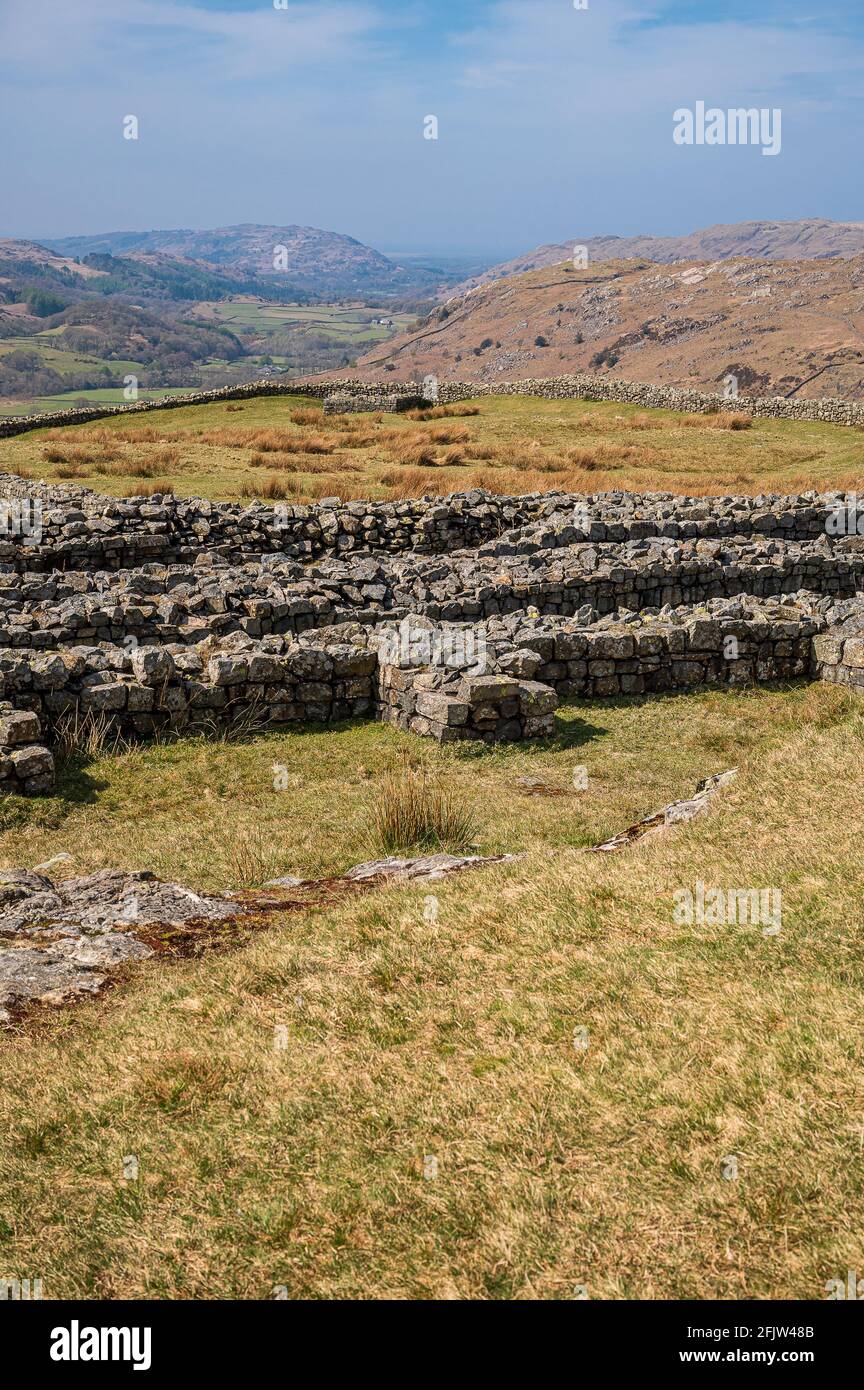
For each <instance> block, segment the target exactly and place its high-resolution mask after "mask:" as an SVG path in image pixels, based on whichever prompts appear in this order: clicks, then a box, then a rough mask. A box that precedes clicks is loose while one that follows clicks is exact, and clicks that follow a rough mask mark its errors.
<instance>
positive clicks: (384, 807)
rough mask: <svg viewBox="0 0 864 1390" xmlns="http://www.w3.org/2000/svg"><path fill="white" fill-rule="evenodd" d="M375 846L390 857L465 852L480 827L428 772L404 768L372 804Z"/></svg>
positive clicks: (384, 784)
mask: <svg viewBox="0 0 864 1390" xmlns="http://www.w3.org/2000/svg"><path fill="white" fill-rule="evenodd" d="M371 824H372V842H373V844H374V845H375V848H376V849H379V850H383V851H384V852H385V853H387V854H393V853H395V852H396V851H397V850H408V849H445V848H446V849H464V848H465V846H466V845H469V844H471V843H472V842H473V840H474V837H475V835H476V833H477V823H476V820H475V817H474V814H473V812H472V811H471V810H470V809H469V808H468V807H466V806H465V804H464V802H463V801H462V800H461V799H459V798H458V797H457V796H456V794H455V792H453V791H450V790H448V789H446V788H445V787H442V786H441V785H440V784H439V783H438V782H436V781H435V780H433V779H432V778H431V777H430V775H429V774H428V772H427V771H426V770H425V769H422V768H421V769H414V768H410V767H402V768H399V769H398V770H396V771H394V772H391V773H389V774H388V775H387V776H386V777H385V778H384V779H383V781H382V783H381V786H380V788H379V790H378V793H377V795H376V798H375V801H374V802H373V804H372V811H371Z"/></svg>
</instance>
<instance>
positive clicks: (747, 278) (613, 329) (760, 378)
mask: <svg viewBox="0 0 864 1390" xmlns="http://www.w3.org/2000/svg"><path fill="white" fill-rule="evenodd" d="M580 371H582V372H584V371H590V372H600V373H603V372H609V373H610V374H613V375H615V376H617V377H623V378H624V379H627V380H632V381H646V382H656V383H658V384H661V385H669V386H681V387H696V388H699V389H712V390H716V389H718V386H719V385H720V384H721V383H722V382H723V381H724V378H726V377H727V376H728V375H730V374H732V375H735V376H736V377H737V378H738V383H739V389H740V390H741V391H745V392H748V393H750V394H754V395H786V394H791V393H795V394H796V395H799V396H834V395H836V396H842V397H846V398H848V399H857V400H860V399H862V398H864V255H861V256H857V257H853V258H851V259H830V260H809V261H796V262H791V261H786V260H751V259H734V260H715V261H713V262H710V263H707V264H706V263H704V262H687V263H684V264H681V265H676V266H674V267H672V266H668V265H657V264H646V263H644V262H633V261H610V262H606V263H604V264H602V265H599V266H594V267H591V266H589V268H588V269H586V270H575V269H574V268H573V266H572V265H571V264H569V263H566V264H563V265H556V266H552V267H550V268H549V269H540V270H533V271H530V272H528V273H526V274H522V275H516V276H513V277H510V278H508V279H504V280H498V281H496V282H494V283H492V284H488V285H484V286H481V287H479V288H477V289H474V290H473V291H471V292H469V293H468V294H467V295H466V296H464V297H463V298H462V299H459V300H452V301H450V302H448V304H446V305H443V306H442V307H441V308H439V309H438V310H436V311H435V312H434V313H433V314H431V315H430V316H429V318H428V319H427V320H426V321H425V322H424V323H423V324H422V325H421V326H420V328H419V329H418V330H416V331H414V332H412V333H411V334H408V335H405V336H404V337H402V338H399V339H396V340H395V342H392V343H389V344H388V345H387V347H386V349H385V350H382V349H380V348H379V349H377V350H375V351H374V352H371V353H368V354H367V355H366V356H365V357H363V358H361V359H360V362H359V364H358V366H357V367H356V368H352V370H351V375H354V376H359V377H361V378H362V379H364V380H368V381H388V380H394V379H395V380H422V379H423V377H425V376H426V375H427V374H429V373H434V374H436V375H437V376H438V377H439V378H440V379H441V380H452V379H465V378H471V379H475V380H479V381H484V382H494V381H496V380H508V379H510V380H518V379H521V378H524V377H544V376H556V375H560V374H562V373H566V372H580Z"/></svg>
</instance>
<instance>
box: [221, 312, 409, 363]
mask: <svg viewBox="0 0 864 1390" xmlns="http://www.w3.org/2000/svg"><path fill="white" fill-rule="evenodd" d="M194 317H195V319H196V320H201V321H204V320H206V319H208V318H212V319H214V320H217V321H218V322H219V323H223V324H226V325H227V326H228V327H229V328H233V329H241V328H249V329H252V330H254V332H255V333H256V334H260V335H267V334H272V333H275V332H279V331H281V330H283V329H286V328H314V329H317V330H319V331H321V330H323V331H326V332H327V334H328V335H332V336H333V338H334V340H336V341H339V342H344V343H348V344H350V345H352V346H356V347H357V350H358V352H359V351H360V350H365V349H366V348H367V347H371V346H372V345H373V344H374V343H380V342H384V341H385V340H386V339H387V338H392V337H393V336H394V335H395V334H396V333H404V332H406V331H407V329H408V328H410V327H411V325H412V324H413V323H414V322H415V317H416V316H415V315H412V314H392V313H390V312H389V311H388V310H386V309H370V308H368V306H366V305H364V304H351V305H337V304H267V303H264V302H263V301H261V300H256V299H232V300H218V301H214V302H212V303H201V304H196V305H195V313H194ZM379 318H389V319H392V321H393V326H392V328H387V327H385V326H384V325H382V324H379V323H374V322H370V320H372V319H379Z"/></svg>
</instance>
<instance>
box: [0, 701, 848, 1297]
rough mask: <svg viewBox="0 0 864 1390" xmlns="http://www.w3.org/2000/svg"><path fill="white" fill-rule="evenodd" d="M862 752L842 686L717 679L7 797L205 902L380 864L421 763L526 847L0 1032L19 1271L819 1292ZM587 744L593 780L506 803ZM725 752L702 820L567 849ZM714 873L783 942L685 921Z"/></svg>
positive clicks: (837, 1268) (55, 1277)
mask: <svg viewBox="0 0 864 1390" xmlns="http://www.w3.org/2000/svg"><path fill="white" fill-rule="evenodd" d="M862 742H864V717H862V706H861V705H860V704H859V703H856V702H855V700H854V699H853V698H852V697H850V696H847V695H844V694H843V693H842V692H840V691H838V690H835V689H833V688H831V687H828V686H813V687H809V688H807V687H792V688H788V689H761V690H758V691H737V692H714V693H705V694H695V695H693V694H691V695H682V696H675V697H669V698H663V699H657V700H653V701H637V700H623V701H617V702H611V703H601V702H597V703H586V704H576V705H573V706H571V707H568V708H567V709H565V710H564V711H562V712H561V714H560V716H559V719H558V730H557V734H556V737H555V738H554V739H551V740H549V741H548V742H545V743H540V744H536V745H530V746H529V745H525V746H522V747H513V748H502V749H497V750H485V749H480V750H477V749H463V750H456V751H454V750H451V749H441V748H438V747H437V746H434V745H428V744H425V743H424V744H421V743H419V742H418V741H416V740H414V739H412V738H410V737H408V736H405V735H401V734H399V733H398V732H396V731H395V730H392V729H389V728H387V727H384V726H376V725H359V726H344V727H340V728H338V729H329V730H313V731H307V732H295V733H285V734H273V735H267V736H262V737H258V738H254V739H250V740H248V741H245V742H240V743H230V744H226V743H205V742H201V741H189V742H181V743H178V744H175V745H165V746H159V747H149V748H144V749H138V750H136V751H133V752H130V753H128V754H125V755H123V756H121V757H118V758H104V759H100V760H99V761H97V762H95V763H91V764H81V765H77V766H76V767H74V768H72V769H70V770H68V771H67V773H66V774H65V778H64V781H63V783H62V786H61V793H60V795H59V796H57V797H55V798H53V799H50V800H48V801H45V802H39V803H35V802H34V803H23V804H16V805H15V806H14V807H13V806H7V807H4V811H5V814H6V816H7V822H6V823H7V827H8V828H7V829H6V830H5V832H4V833H3V834H2V836H0V854H2V857H3V862H5V863H6V864H9V865H13V864H14V865H19V864H24V865H26V864H33V863H37V862H40V861H41V860H44V859H46V858H48V857H50V856H51V855H52V854H54V853H57V852H59V851H60V850H66V851H68V852H70V853H71V854H72V856H73V862H72V864H71V865H69V872H75V873H80V872H86V871H89V870H92V869H95V868H98V867H100V866H103V865H107V864H113V865H118V864H119V865H122V866H128V867H130V868H143V867H148V868H154V869H156V870H157V871H158V872H159V873H161V874H162V875H166V876H173V877H175V878H177V879H178V880H180V881H181V882H184V883H186V884H188V885H189V886H191V887H193V888H201V889H220V888H223V889H224V888H228V887H230V886H232V884H233V882H234V881H235V880H234V875H235V874H236V866H237V864H238V863H241V864H243V865H245V866H246V867H247V870H248V867H249V865H250V864H251V865H252V866H253V876H254V873H257V875H258V878H259V881H263V880H264V879H265V878H267V877H272V876H273V875H274V873H279V872H293V873H298V874H302V875H322V874H328V873H332V872H338V871H339V870H341V869H343V868H345V867H346V866H347V865H349V864H351V863H354V862H357V861H358V860H359V859H361V858H364V857H366V856H367V854H368V853H369V850H370V847H371V846H370V841H369V835H370V824H371V808H372V806H373V805H374V802H375V797H376V793H377V790H378V789H379V788H380V786H381V784H382V782H383V780H384V779H386V777H387V775H388V774H389V773H390V772H391V771H392V770H393V768H394V767H396V766H399V765H400V764H401V763H402V761H403V760H404V758H405V757H406V756H407V757H409V758H414V759H416V760H417V761H418V762H419V763H421V764H422V765H423V766H425V767H426V768H428V769H429V771H430V772H433V773H434V774H435V776H436V778H437V779H439V780H440V781H441V783H442V784H443V785H446V786H447V787H448V788H449V789H450V790H451V792H452V793H453V795H454V796H455V797H456V798H457V801H458V804H460V805H461V806H464V808H465V809H466V810H468V811H471V812H472V813H473V814H474V816H475V818H476V822H477V835H476V845H477V849H478V851H480V852H485V853H492V852H501V851H510V852H513V853H516V854H519V855H520V856H521V857H520V858H519V859H518V860H516V861H515V862H514V863H512V864H510V865H507V866H502V867H497V868H491V869H486V870H482V871H478V872H475V873H474V874H466V875H463V876H461V877H457V878H452V879H450V880H447V881H444V882H441V883H437V884H435V885H428V884H416V885H414V886H412V887H405V888H401V889H389V890H382V891H378V892H373V893H369V894H367V895H364V896H362V897H360V898H354V899H351V900H350V901H347V902H343V903H342V904H341V905H339V906H331V907H328V908H320V909H315V908H310V909H303V910H301V911H299V912H295V913H291V914H290V915H286V916H285V918H284V920H283V921H281V922H279V921H276V922H274V924H273V926H272V927H271V928H270V929H268V930H266V931H264V932H262V933H261V934H259V935H256V936H255V937H253V939H252V940H251V941H248V942H247V943H246V944H244V945H242V946H238V947H237V948H236V949H235V950H233V951H227V952H221V953H214V954H205V955H203V956H202V957H200V958H199V959H196V960H184V961H174V962H170V961H167V960H161V961H150V962H146V963H144V964H142V965H141V966H139V967H137V968H136V969H135V970H134V971H131V972H130V974H129V976H128V978H127V979H126V980H125V981H124V982H123V983H122V984H121V985H120V986H119V987H118V988H116V989H115V990H113V991H112V992H111V993H109V994H108V995H106V996H104V997H103V998H102V999H100V1000H96V1001H93V1002H88V1003H85V1004H82V1005H79V1006H77V1007H75V1008H74V1009H69V1010H64V1011H57V1012H52V1011H48V1012H47V1013H44V1014H42V1015H40V1016H38V1017H36V1018H34V1019H31V1021H30V1022H29V1023H26V1024H24V1025H22V1027H21V1028H20V1029H19V1030H18V1031H16V1032H13V1033H11V1034H9V1035H7V1036H6V1037H5V1038H4V1039H3V1041H2V1046H3V1050H4V1058H3V1063H4V1064H3V1068H2V1071H0V1182H2V1186H3V1193H4V1200H3V1206H2V1212H0V1266H2V1268H0V1273H2V1274H3V1275H17V1276H19V1277H24V1276H30V1277H36V1276H37V1275H39V1276H41V1277H42V1278H43V1280H44V1286H45V1296H46V1297H49V1298H58V1297H75V1296H81V1297H109V1298H121V1299H122V1298H134V1297H136V1296H143V1297H151V1298H166V1297H170V1298H182V1297H195V1298H258V1297H265V1298H266V1297H268V1296H271V1294H272V1291H273V1289H274V1288H275V1287H277V1286H286V1287H287V1289H288V1291H289V1295H290V1296H298V1297H308V1298H322V1297H348V1298H362V1299H369V1298H383V1297H413V1298H425V1297H441V1298H453V1297H456V1298H480V1299H513V1298H515V1299H550V1298H568V1297H572V1296H573V1295H574V1292H575V1290H576V1288H577V1286H579V1285H585V1286H587V1288H588V1292H589V1294H590V1296H591V1297H593V1298H640V1297H641V1298H696V1299H699V1298H734V1297H745V1298H764V1297H769V1296H773V1297H780V1298H783V1297H787V1298H807V1299H810V1298H820V1297H824V1283H825V1281H826V1280H827V1279H829V1278H833V1277H836V1276H838V1275H842V1274H844V1273H845V1270H846V1269H847V1268H854V1267H855V1266H856V1264H859V1263H860V1256H861V1248H860V1231H861V1228H862V1220H864V1166H862V1163H861V1152H862V1134H864V1130H862V1124H861V1114H860V1110H861V1106H860V1102H861V1068H862V1063H864V1049H862V1040H861V1028H860V1020H861V1015H862V1005H864V996H862V986H864V974H862V964H864V961H862V954H864V948H862V939H861V932H860V930H859V927H858V923H859V922H860V918H861V906H862V902H861V886H860V872H859V863H860V825H861V822H862V812H864V792H862V790H861V787H860V782H859V780H858V779H856V778H855V776H854V775H850V771H849V770H850V769H854V768H855V767H856V766H857V764H858V762H860V758H861V753H862ZM274 763H279V764H281V765H283V766H285V767H287V769H288V770H289V773H290V780H291V785H290V786H289V788H288V790H287V791H282V792H277V791H274V789H273V764H274ZM576 765H580V766H585V767H586V768H587V770H588V776H589V780H588V790H587V791H586V792H584V793H579V794H574V795H572V796H569V797H556V798H549V799H548V800H544V799H543V798H540V797H526V796H523V795H521V794H520V791H519V778H520V777H525V776H532V777H539V778H542V780H543V781H544V782H546V783H549V784H558V785H560V786H561V787H565V788H566V787H571V786H572V774H573V769H574V766H576ZM735 765H737V766H739V767H740V774H739V778H738V780H737V781H736V782H735V783H734V784H733V785H732V786H731V787H730V788H729V789H728V790H727V791H726V792H724V794H723V796H722V798H721V799H720V800H719V801H718V802H717V803H716V804H715V808H714V809H713V811H712V812H711V813H709V814H708V815H707V816H706V817H705V818H703V819H702V820H700V821H697V822H694V823H693V824H692V825H690V826H687V827H681V828H679V829H677V830H674V831H672V832H670V833H668V834H665V835H662V836H658V837H656V838H654V839H652V840H646V841H645V842H643V843H642V844H641V845H640V846H639V847H638V848H634V849H631V850H629V851H627V852H625V853H623V854H622V855H620V856H596V857H595V856H591V855H584V854H582V853H581V852H580V851H581V849H582V848H583V847H584V846H585V845H587V844H589V843H591V842H593V841H596V840H600V839H602V838H604V837H606V836H607V835H608V834H610V833H611V832H612V831H615V830H618V829H622V828H623V827H624V826H625V825H627V824H628V823H629V822H631V821H632V820H634V819H636V818H638V817H639V816H642V815H644V814H646V813H648V812H649V811H653V810H655V809H657V808H658V807H659V806H660V805H662V804H663V803H665V802H667V801H669V800H671V799H673V798H675V797H677V796H680V795H682V794H684V793H686V792H689V791H692V789H693V787H694V785H695V783H696V781H697V780H698V779H699V778H700V777H704V776H706V775H708V774H709V773H712V772H717V771H720V770H723V769H725V768H727V767H730V766H735ZM132 824H134V826H135V834H134V836H130V835H129V833H128V828H129V826H130V825H132ZM697 879H702V880H703V881H705V882H706V883H709V884H716V885H725V886H730V887H731V886H767V885H772V886H777V887H780V888H781V889H782V892H783V931H782V933H781V934H780V936H779V937H775V938H765V937H763V936H762V934H761V932H760V931H759V930H758V929H753V928H748V927H746V926H745V927H729V926H725V927H707V926H706V927H695V928H686V927H680V926H676V925H675V924H674V922H673V919H672V905H673V898H674V893H675V891H676V889H678V888H680V887H682V886H692V885H693V884H694V883H695V881H696V880H697ZM430 892H432V893H434V894H435V896H436V897H437V898H438V903H439V910H438V914H437V920H435V921H430V920H429V918H428V915H427V914H425V913H424V905H425V898H426V897H427V896H428V895H429V894H430ZM283 1028H285V1029H287V1037H288V1045H287V1048H286V1049H278V1048H276V1047H275V1046H274V1038H275V1036H276V1030H277V1029H283ZM586 1028H587V1030H588V1034H587V1037H588V1046H587V1049H583V1048H581V1047H576V1046H574V1039H575V1038H576V1036H577V1032H576V1030H579V1029H586ZM579 1036H580V1037H584V1034H580V1035H579ZM129 1154H135V1155H137V1156H138V1158H139V1161H140V1176H139V1178H138V1180H137V1182H128V1181H125V1180H124V1178H123V1158H124V1156H126V1155H129ZM731 1154H734V1155H736V1156H737V1159H738V1178H737V1180H735V1181H727V1180H725V1179H724V1177H723V1171H724V1166H725V1165H726V1163H727V1158H728V1156H729V1155H731ZM429 1157H434V1158H435V1159H437V1165H438V1171H437V1177H434V1178H429V1179H427V1178H425V1177H424V1168H425V1171H426V1172H429V1171H430V1165H429V1164H428V1163H426V1162H425V1160H426V1159H427V1158H429Z"/></svg>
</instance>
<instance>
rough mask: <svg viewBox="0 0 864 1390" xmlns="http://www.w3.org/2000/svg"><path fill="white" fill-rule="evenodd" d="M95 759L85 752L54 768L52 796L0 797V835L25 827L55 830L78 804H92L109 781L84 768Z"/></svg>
mask: <svg viewBox="0 0 864 1390" xmlns="http://www.w3.org/2000/svg"><path fill="white" fill-rule="evenodd" d="M93 761H94V760H93V759H92V758H89V757H87V756H86V755H84V754H77V755H75V756H73V757H71V758H68V759H65V760H64V761H63V762H62V763H61V764H60V765H59V766H58V768H57V787H56V790H55V791H54V792H53V794H52V795H51V796H39V797H28V796H4V797H0V834H2V833H3V832H4V831H6V830H22V829H24V828H25V827H27V826H36V827H37V828H39V829H44V830H54V829H56V828H58V827H59V826H61V825H62V824H63V822H64V821H65V820H66V817H67V816H69V815H71V814H72V812H73V811H74V810H75V809H76V808H77V807H78V806H85V805H92V803H94V802H95V801H98V799H99V793H100V792H102V791H104V790H105V788H106V787H107V785H108V783H107V782H104V781H100V780H99V779H97V778H95V777H92V776H91V775H90V773H89V772H88V771H87V768H88V766H89V764H90V763H91V762H93Z"/></svg>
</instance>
